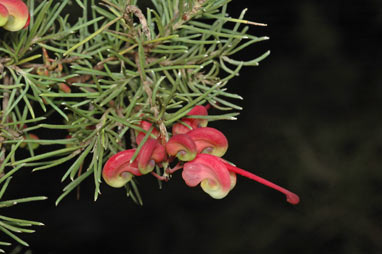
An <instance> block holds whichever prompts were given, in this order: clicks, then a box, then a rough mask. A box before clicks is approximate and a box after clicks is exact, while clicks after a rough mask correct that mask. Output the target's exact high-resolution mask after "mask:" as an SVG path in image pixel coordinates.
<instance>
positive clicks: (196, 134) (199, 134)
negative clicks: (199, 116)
mask: <svg viewBox="0 0 382 254" xmlns="http://www.w3.org/2000/svg"><path fill="white" fill-rule="evenodd" d="M187 135H189V136H190V137H191V138H192V140H193V141H194V142H195V144H196V149H197V151H198V153H209V154H212V155H215V156H218V157H222V156H223V155H224V154H225V152H226V151H227V149H228V140H227V138H226V137H225V136H224V134H223V133H222V132H221V131H219V130H217V129H215V128H210V127H202V128H197V129H195V130H192V131H190V132H189V133H187Z"/></svg>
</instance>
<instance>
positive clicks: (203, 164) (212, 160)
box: [182, 154, 300, 205]
mask: <svg viewBox="0 0 382 254" xmlns="http://www.w3.org/2000/svg"><path fill="white" fill-rule="evenodd" d="M230 174H231V176H230ZM235 174H239V175H242V176H245V177H247V178H249V179H252V180H254V181H257V182H259V183H261V184H264V185H266V186H268V187H270V188H273V189H275V190H278V191H280V192H281V193H283V194H285V195H286V197H287V201H288V202H289V203H291V204H294V205H296V204H298V203H299V202H300V198H299V197H298V196H297V195H296V194H294V193H292V192H290V191H289V190H287V189H284V188H283V187H280V186H278V185H276V184H274V183H272V182H270V181H268V180H266V179H264V178H261V177H259V176H257V175H255V174H253V173H250V172H248V171H246V170H244V169H240V168H237V167H235V166H233V165H231V164H229V163H228V162H226V161H225V160H223V159H221V158H219V157H217V156H214V155H210V154H198V155H197V156H196V158H195V160H193V161H190V162H187V163H185V164H184V168H183V173H182V177H183V179H184V181H185V182H186V184H187V185H188V186H190V187H195V186H196V185H198V184H199V183H200V185H201V187H202V189H203V190H204V191H205V192H207V193H208V194H209V195H210V196H211V197H213V198H224V197H225V196H226V195H227V194H228V192H229V191H230V190H231V189H232V188H233V186H234V181H233V180H232V179H235V177H234V175H235ZM230 179H231V180H230Z"/></svg>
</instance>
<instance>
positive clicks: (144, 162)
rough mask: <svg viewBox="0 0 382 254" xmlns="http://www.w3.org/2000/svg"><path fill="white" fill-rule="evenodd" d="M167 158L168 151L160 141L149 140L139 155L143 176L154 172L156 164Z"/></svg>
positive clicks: (139, 166) (139, 164)
mask: <svg viewBox="0 0 382 254" xmlns="http://www.w3.org/2000/svg"><path fill="white" fill-rule="evenodd" d="M166 158H167V155H166V150H165V148H164V146H163V145H161V144H160V143H159V142H158V140H156V139H153V138H149V139H148V140H147V141H146V142H145V143H144V144H143V146H142V148H141V150H140V151H139V154H138V159H137V160H138V169H139V171H140V172H141V173H142V174H147V173H150V172H151V171H153V169H154V167H155V164H156V163H160V162H162V161H164V160H165V159H166Z"/></svg>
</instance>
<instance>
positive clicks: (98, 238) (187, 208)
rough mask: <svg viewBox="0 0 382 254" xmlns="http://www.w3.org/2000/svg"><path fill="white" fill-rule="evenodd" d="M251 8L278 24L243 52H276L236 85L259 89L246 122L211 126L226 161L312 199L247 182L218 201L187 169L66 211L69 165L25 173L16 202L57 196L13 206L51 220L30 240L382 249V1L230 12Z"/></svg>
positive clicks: (142, 246)
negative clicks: (184, 175)
mask: <svg viewBox="0 0 382 254" xmlns="http://www.w3.org/2000/svg"><path fill="white" fill-rule="evenodd" d="M246 7H248V8H249V10H248V12H247V15H246V18H247V19H248V20H253V21H257V22H264V23H267V24H268V27H265V28H263V27H252V28H251V30H250V32H251V33H252V34H254V35H258V36H263V35H267V36H269V37H270V38H271V40H270V41H267V42H262V43H259V44H255V45H253V46H251V47H250V49H248V50H247V51H245V52H242V53H241V55H240V54H239V55H237V56H236V59H250V58H253V57H255V56H257V55H259V54H260V53H262V52H264V51H265V50H267V49H270V50H271V52H272V53H271V55H270V56H269V57H268V58H267V59H266V60H264V61H263V62H262V64H261V65H260V66H259V67H247V68H244V69H243V71H242V72H241V75H240V77H237V78H236V79H234V80H233V81H232V82H231V83H230V84H229V86H228V87H229V89H231V91H234V92H237V93H239V94H241V95H242V96H243V97H244V98H245V99H244V100H243V101H242V102H238V104H239V105H242V106H243V107H244V110H243V111H242V112H241V115H240V116H239V119H238V120H237V121H231V122H229V121H226V122H214V123H211V125H210V126H212V127H217V128H219V129H220V130H222V131H223V132H224V133H225V134H226V135H227V137H228V140H229V142H230V148H229V151H228V153H227V154H226V155H225V158H226V159H228V160H230V161H233V162H235V163H236V164H237V165H238V166H239V167H242V168H245V169H248V170H250V171H252V172H254V173H256V174H258V175H260V176H264V177H266V178H267V179H269V180H271V181H274V182H276V183H278V184H280V185H281V186H284V187H286V188H289V189H291V190H292V191H294V192H296V193H298V194H299V195H300V197H301V203H300V204H299V205H297V206H293V205H290V204H288V203H287V202H285V199H284V196H283V195H282V194H280V193H278V192H276V191H273V190H271V189H268V188H266V187H264V186H262V185H260V184H257V183H255V182H251V181H250V180H247V179H245V178H241V177H238V184H237V186H236V187H235V189H234V190H233V191H232V192H231V193H230V194H229V195H228V196H227V197H226V198H224V199H223V200H213V199H211V198H210V197H209V196H208V195H207V194H205V193H204V192H202V191H201V189H200V188H189V187H187V186H186V185H185V184H184V182H183V180H182V179H181V176H180V174H176V175H175V177H174V178H173V179H172V180H171V181H170V182H168V183H167V184H165V185H164V188H163V189H162V190H158V188H157V185H156V181H155V179H153V178H151V177H142V180H141V181H140V186H141V187H142V188H140V190H141V193H142V196H143V199H144V205H143V207H139V206H137V205H135V204H134V203H133V202H132V201H131V200H130V199H127V198H126V197H125V194H124V191H123V190H119V189H112V188H109V187H108V186H106V185H103V186H102V192H103V194H102V195H101V197H100V199H99V200H98V201H97V202H96V203H94V202H93V201H92V195H93V194H92V192H93V185H92V183H91V181H90V180H89V181H87V182H85V183H84V184H83V185H82V186H81V200H79V201H77V200H75V195H71V196H69V197H68V198H66V199H64V201H63V202H62V203H61V204H60V205H59V207H58V208H56V207H55V206H54V200H55V199H56V197H58V195H59V194H60V192H61V189H62V188H63V187H64V185H63V184H60V178H61V175H62V174H63V172H64V170H65V169H50V170H47V171H45V172H41V173H34V174H30V173H29V172H26V173H24V175H23V176H21V175H22V174H23V173H20V177H19V178H17V179H18V180H17V182H16V181H14V183H13V186H11V187H10V189H9V192H8V194H7V198H12V197H13V196H14V197H20V196H30V195H47V196H49V198H50V199H49V200H48V201H46V202H39V203H33V204H25V205H22V206H18V207H14V208H11V209H7V210H6V211H7V213H8V214H7V215H12V216H14V217H21V218H26V219H35V220H40V221H43V222H44V223H45V224H46V226H45V227H43V228H38V229H37V232H36V233H35V234H30V235H26V234H23V235H22V238H23V239H25V240H27V241H28V242H29V243H30V244H31V246H32V247H31V248H29V249H30V250H32V253H52V254H53V253H57V254H58V253H60V254H61V253H113V254H114V253H115V254H119V253H168V254H170V253H266V254H273V253H274V254H276V253H278V254H280V253H304V254H309V253H337V254H340V253H347V254H352V253H382V241H381V240H382V220H381V219H382V216H381V213H382V195H381V194H380V192H379V189H380V185H381V183H382V172H381V171H382V167H381V165H382V163H381V162H382V132H381V127H382V118H381V99H382V98H381V97H382V75H381V73H382V70H381V67H382V66H381V63H380V59H381V57H382V54H381V49H380V45H381V44H380V42H379V41H377V36H378V35H382V2H381V1H378V0H364V1H361V0H360V1H327V0H326V1H320V0H316V1H313V0H310V1H292V2H291V1H233V3H231V4H230V7H229V13H230V14H231V15H232V16H234V17H237V16H238V15H239V13H240V11H241V10H242V9H243V8H246ZM5 215H6V214H5ZM24 250H27V249H24Z"/></svg>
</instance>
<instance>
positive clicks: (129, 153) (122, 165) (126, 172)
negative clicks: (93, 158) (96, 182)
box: [102, 149, 142, 188]
mask: <svg viewBox="0 0 382 254" xmlns="http://www.w3.org/2000/svg"><path fill="white" fill-rule="evenodd" d="M134 153H135V149H128V150H125V151H121V152H119V153H116V154H114V155H113V156H111V157H110V158H109V160H108V161H107V162H106V164H105V166H104V167H103V171H102V177H103V179H104V180H105V182H106V183H107V184H108V185H110V186H112V187H115V188H120V187H123V186H124V185H125V184H126V183H127V182H129V181H130V180H131V178H132V177H133V175H136V176H140V175H142V173H141V172H140V171H139V170H138V162H137V161H136V160H135V161H134V162H130V160H131V158H132V157H133V155H134Z"/></svg>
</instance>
